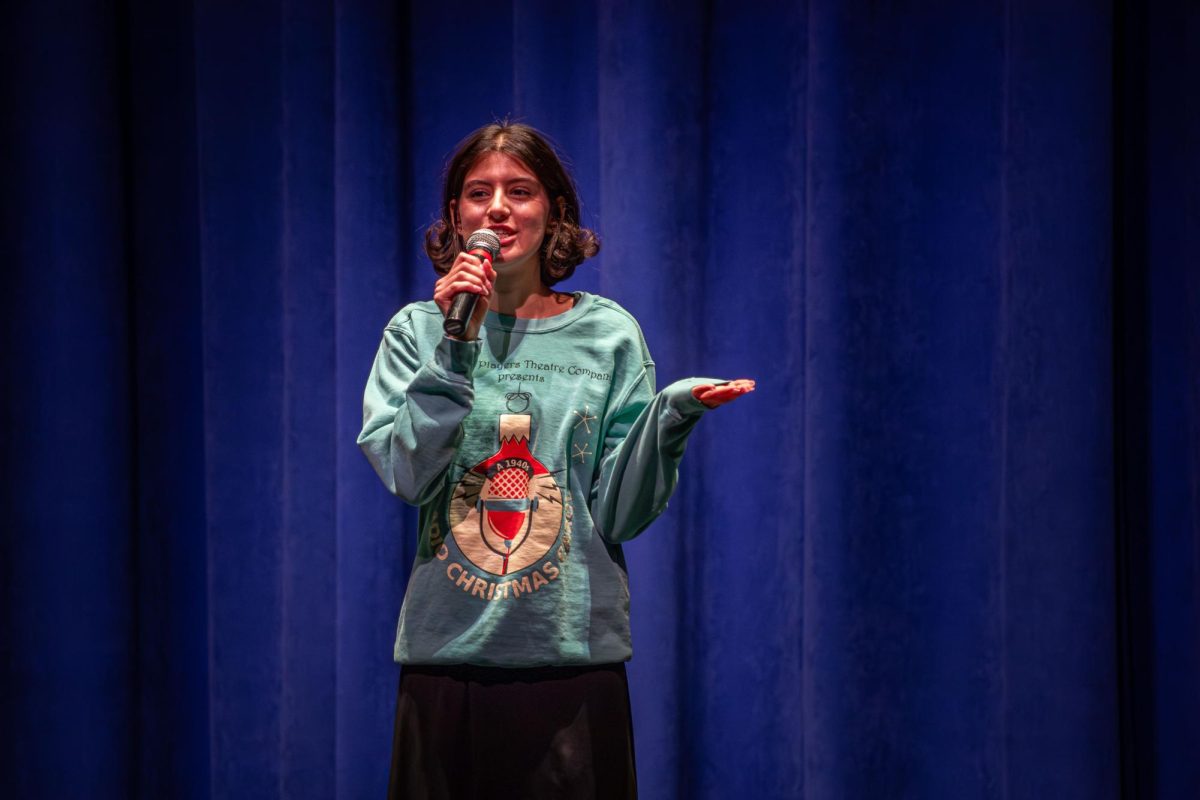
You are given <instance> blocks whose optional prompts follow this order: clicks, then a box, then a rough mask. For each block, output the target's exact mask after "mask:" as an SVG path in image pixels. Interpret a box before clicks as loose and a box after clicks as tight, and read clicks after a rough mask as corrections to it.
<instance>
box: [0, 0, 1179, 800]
mask: <svg viewBox="0 0 1200 800" xmlns="http://www.w3.org/2000/svg"><path fill="white" fill-rule="evenodd" d="M1131 21H1132V22H1135V23H1137V24H1130V22H1131ZM0 40H3V42H4V47H3V50H2V52H0V58H2V61H0V66H2V67H3V72H4V76H5V77H4V78H3V79H2V80H0V86H2V87H3V99H4V101H5V107H6V109H9V113H7V114H6V115H5V116H4V119H3V121H2V122H0V135H2V137H3V138H2V140H0V144H2V147H0V159H2V161H0V164H2V166H3V168H4V174H5V182H4V187H3V192H2V195H0V202H2V204H3V212H4V213H3V220H2V222H0V224H2V225H3V227H2V229H0V230H2V239H0V242H2V246H3V255H4V261H5V279H6V282H7V286H8V291H7V292H5V293H4V295H3V298H4V299H3V301H0V302H2V303H3V313H2V314H0V319H2V320H3V328H2V330H3V340H2V341H0V352H2V353H3V364H4V369H5V389H4V391H3V392H0V417H2V419H3V442H4V447H3V449H2V454H3V455H2V457H3V459H4V461H3V466H4V477H5V480H4V481H3V482H0V528H2V534H0V579H2V590H0V591H2V595H0V596H2V597H3V611H2V617H0V620H2V628H0V630H2V631H3V635H2V639H0V647H2V648H3V659H2V664H3V667H2V669H3V673H2V679H0V686H2V692H3V694H2V696H0V701H2V704H3V706H4V713H3V719H4V726H5V727H4V733H5V734H6V741H8V742H9V743H10V746H9V747H8V748H5V749H4V750H3V752H2V754H0V772H2V773H3V774H4V775H5V776H7V777H6V788H9V789H10V792H9V793H10V794H11V795H12V796H17V797H41V796H53V797H59V796H61V797H67V796H90V797H140V796H144V797H197V798H199V797H275V796H278V797H287V798H300V797H361V796H382V794H383V793H384V791H385V787H386V781H387V769H388V763H389V753H390V740H391V720H392V713H393V706H394V702H395V691H396V679H397V669H396V667H395V665H394V664H393V663H392V661H391V654H392V638H393V635H394V627H395V623H396V615H397V612H398V610H399V607H400V602H401V599H402V597H403V592H404V588H405V581H406V579H407V574H408V570H409V567H410V565H411V561H412V559H413V557H414V554H415V549H416V548H415V534H416V520H415V514H414V513H413V511H412V510H411V509H408V508H406V507H404V506H403V505H402V504H401V503H400V502H399V501H397V500H396V499H395V498H393V497H391V496H390V495H388V494H387V492H386V490H385V489H384V488H383V487H382V486H381V485H380V484H379V482H378V480H377V478H376V477H375V475H374V473H373V472H372V470H371V468H370V466H369V465H368V464H367V462H366V460H365V459H364V458H362V455H361V453H360V452H359V450H358V448H357V446H356V445H355V443H354V439H355V435H356V434H357V432H358V430H359V426H360V423H361V393H362V387H363V385H364V382H365V380H366V376H367V372H368V370H369V368H370V364H371V361H372V359H373V357H374V353H375V349H376V347H377V346H378V342H379V338H380V334H381V331H382V328H383V325H384V324H385V323H386V321H387V320H388V319H389V318H390V316H391V315H392V314H393V313H394V312H395V311H396V310H397V309H398V308H399V307H400V306H402V305H403V304H405V303H407V302H410V301H412V300H417V299H424V298H426V297H428V296H429V294H430V292H431V287H432V283H433V279H434V274H433V271H432V269H431V267H430V266H429V263H428V259H427V258H426V257H425V256H424V254H423V252H422V240H423V235H424V231H425V229H426V227H427V226H428V225H429V224H430V223H431V222H432V221H433V220H434V219H435V218H436V216H437V214H438V208H437V205H438V203H439V202H440V183H441V175H442V170H443V167H444V164H445V159H446V157H447V155H448V154H449V153H450V152H451V151H452V149H453V148H454V146H455V144H456V142H457V141H458V140H460V139H461V138H462V137H463V136H465V135H466V134H467V133H468V132H469V131H471V130H473V129H474V128H476V127H478V126H479V125H481V124H483V123H485V122H488V121H490V120H491V119H493V118H495V117H504V116H508V117H510V118H512V119H516V120H520V121H525V122H529V123H530V124H533V125H534V126H536V127H539V128H540V129H542V130H544V131H546V132H547V133H549V134H550V135H551V137H552V138H554V139H555V140H556V141H557V142H558V144H559V145H560V146H561V147H562V149H563V150H564V151H565V153H566V154H567V155H568V156H569V158H570V161H571V165H572V168H573V172H574V174H575V176H576V179H577V180H578V183H579V188H580V194H581V197H582V200H583V214H584V221H585V223H586V224H589V225H591V226H594V227H595V228H596V229H597V230H598V232H599V234H600V236H601V240H602V249H601V253H600V255H599V256H598V257H597V258H595V259H593V260H591V261H589V262H586V263H585V264H584V265H582V266H581V267H580V268H579V270H578V272H577V273H576V275H575V276H574V277H573V278H572V279H571V280H570V281H569V282H567V283H565V284H563V287H564V288H567V289H575V290H586V291H591V292H597V293H600V294H603V295H605V296H608V297H611V298H612V299H614V300H615V301H617V302H618V303H620V304H621V305H623V306H624V307H625V308H627V309H629V310H630V311H631V312H632V313H633V314H634V315H635V316H636V317H637V319H638V320H639V321H640V323H641V325H642V327H643V329H644V332H645V335H646V339H647V341H648V343H649V346H650V349H651V352H652V353H653V355H654V358H655V360H656V362H657V365H658V376H659V381H660V384H662V385H665V384H666V383H667V382H669V381H671V380H674V379H675V378H678V377H683V376H688V375H714V376H719V377H723V378H729V379H732V378H737V377H751V378H754V379H756V380H757V381H758V391H757V392H755V393H754V394H753V395H751V396H750V397H747V398H745V399H743V400H740V401H739V402H738V403H736V404H734V405H732V406H730V407H728V408H724V409H721V410H720V411H717V412H713V413H711V414H708V415H706V417H705V419H704V420H703V421H702V422H701V424H700V426H699V427H698V428H697V431H696V433H695V435H694V436H693V438H692V440H691V445H690V448H689V452H688V454H687V456H686V458H685V460H684V467H683V475H682V479H681V485H680V489H679V492H678V493H677V494H676V496H675V498H674V499H673V500H672V503H671V507H670V509H669V510H668V511H667V513H666V514H665V515H664V516H663V517H662V519H661V520H660V521H659V522H657V523H656V524H655V525H654V526H653V527H652V528H651V529H650V530H649V531H648V532H646V533H645V534H644V535H643V536H641V537H640V538H638V539H636V540H635V541H633V542H632V543H630V544H629V545H627V547H626V548H625V552H626V556H627V559H628V564H629V571H630V582H631V594H632V606H633V610H632V614H633V635H634V653H635V656H634V660H633V662H632V664H631V665H630V670H629V674H630V679H631V690H632V696H633V705H634V714H635V722H636V726H635V731H636V735H635V739H636V744H637V749H638V753H637V761H638V764H639V766H640V771H639V780H640V784H641V792H642V795H643V796H646V797H664V798H665V797H688V798H725V797H734V796H747V797H751V796H753V797H772V798H773V797H780V798H783V797H788V798H792V797H805V798H814V799H815V798H876V797H911V798H931V797H946V798H956V797H968V796H979V797H996V798H1042V797H1048V796H1054V797H1062V798H1075V797H1078V798H1088V800H1092V798H1105V797H1118V796H1119V797H1123V798H1134V797H1151V796H1154V797H1164V798H1174V797H1179V798H1184V797H1193V796H1196V795H1197V794H1200V772H1198V771H1197V768H1196V767H1195V766H1194V764H1193V763H1192V762H1193V759H1192V754H1193V753H1194V751H1195V749H1196V744H1197V742H1200V685H1198V684H1197V682H1196V680H1195V675H1196V674H1197V670H1198V669H1200V599H1198V598H1200V367H1198V366H1197V365H1198V364H1200V266H1198V265H1200V241H1198V236H1200V234H1198V233H1197V232H1198V231H1200V214H1198V211H1197V209H1198V208H1200V196H1198V195H1200V188H1198V187H1200V121H1198V116H1197V101H1196V99H1195V92H1193V91H1190V87H1192V86H1193V85H1194V84H1195V82H1196V79H1197V78H1200V48H1197V45H1196V42H1197V41H1200V12H1197V10H1196V9H1195V8H1194V4H1188V3H1185V2H1178V1H1175V2H1172V1H1171V0H1156V1H1155V2H1153V3H1150V4H1148V6H1146V7H1145V10H1144V11H1136V12H1135V11H1134V10H1132V7H1131V6H1129V5H1128V4H1122V3H1117V4H1115V5H1109V4H1101V5H1096V4H1094V3H1085V2H1081V1H1080V0H1075V1H1074V2H1072V1H1070V0H1064V1H1063V2H1059V3H1052V4H1044V3H1031V2H1021V0H1009V2H1006V3H1002V4H997V3H968V4H962V3H935V4H932V5H924V6H922V7H921V8H917V9H914V8H900V7H895V6H893V5H890V4H880V3H849V4H847V3H836V2H826V1H825V0H809V2H806V3H784V2H774V0H772V1H771V2H766V3H758V4H735V3H728V2H721V1H720V0H714V1H713V2H708V3H703V4H686V3H673V2H661V3H651V4H646V3H629V2H616V3H602V4H601V3H597V4H591V3H571V4H561V3H560V4H548V3H542V2H534V1H533V0H516V2H513V3H509V4H501V5H496V4H494V3H482V2H464V3H457V4H454V5H453V6H452V7H446V6H436V5H434V4H422V3H418V4H403V3H402V4H394V3H383V2H358V3H321V4H317V3H299V2H284V3H281V4H279V3H277V4H274V5H264V4H255V3H250V4H247V3H240V4H239V3H196V4H191V3H185V2H177V3H168V4H164V3H149V2H141V1H139V0H133V1H132V2H128V3H123V4H116V5H115V6H110V7H103V6H90V5H84V4H74V3H66V2H58V3H29V2H26V3H21V4H19V5H18V6H17V8H16V9H14V11H13V12H12V13H11V24H10V25H9V26H8V28H7V30H6V31H5V32H4V33H3V34H0ZM490 735H493V736H494V737H495V739H496V742H497V746H502V744H503V741H504V736H505V732H504V731H502V730H500V731H494V732H490Z"/></svg>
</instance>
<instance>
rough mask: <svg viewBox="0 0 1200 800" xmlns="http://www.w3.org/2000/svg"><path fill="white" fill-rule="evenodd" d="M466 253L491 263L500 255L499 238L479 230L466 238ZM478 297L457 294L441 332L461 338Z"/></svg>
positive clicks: (489, 231)
mask: <svg viewBox="0 0 1200 800" xmlns="http://www.w3.org/2000/svg"><path fill="white" fill-rule="evenodd" d="M467 252H468V253H470V254H471V255H473V256H476V257H477V258H482V259H483V260H484V261H487V262H488V263H491V262H492V261H495V260H496V258H497V256H499V255H500V237H499V236H497V235H496V234H495V232H494V231H492V230H490V229H488V228H480V229H479V230H477V231H475V232H474V233H472V234H471V235H470V236H469V237H467ZM478 299H479V295H477V294H475V293H473V292H459V293H458V294H456V295H454V299H453V300H451V301H450V310H449V311H448V312H447V313H446V321H445V322H443V323H442V330H444V331H445V332H446V333H447V334H448V335H450V336H462V335H463V332H464V331H466V329H467V323H468V322H470V321H471V317H472V316H474V314H475V302H476V301H477V300H478Z"/></svg>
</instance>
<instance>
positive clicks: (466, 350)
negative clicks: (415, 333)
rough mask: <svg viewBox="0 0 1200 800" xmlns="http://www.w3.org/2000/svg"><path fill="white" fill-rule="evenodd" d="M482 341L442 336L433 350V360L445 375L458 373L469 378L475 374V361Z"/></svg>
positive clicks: (477, 358)
mask: <svg viewBox="0 0 1200 800" xmlns="http://www.w3.org/2000/svg"><path fill="white" fill-rule="evenodd" d="M482 347H483V343H482V342H481V341H479V340H478V339H475V340H473V341H470V342H466V341H463V340H462V339H452V338H450V337H449V336H443V337H442V341H441V342H439V343H438V346H437V349H435V350H434V351H433V360H434V362H435V363H436V364H437V365H438V367H440V368H441V370H442V372H445V373H446V374H447V375H458V376H461V377H463V378H465V379H466V380H471V378H472V377H473V376H474V375H475V363H476V362H477V361H478V360H479V351H480V348H482Z"/></svg>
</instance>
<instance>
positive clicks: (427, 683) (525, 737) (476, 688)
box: [388, 664, 637, 800]
mask: <svg viewBox="0 0 1200 800" xmlns="http://www.w3.org/2000/svg"><path fill="white" fill-rule="evenodd" d="M388 797H390V798H404V800H427V799H428V800H443V799H444V798H445V799H447V800H474V798H481V799H482V798H487V799H488V800H505V799H506V798H522V800H525V799H527V798H603V800H609V799H610V798H612V799H613V800H623V799H624V798H635V797H637V778H636V773H635V769H634V759H633V723H632V716H631V714H630V710H629V683H628V681H627V679H626V677H625V665H624V664H604V665H600V666H586V667H539V668H534V669H502V668H496V667H474V666H469V665H457V666H438V667H433V666H413V665H408V666H404V667H402V668H401V671H400V690H399V694H398V697H397V699H396V725H395V732H394V738H393V740H392V774H391V780H390V781H389V784H388Z"/></svg>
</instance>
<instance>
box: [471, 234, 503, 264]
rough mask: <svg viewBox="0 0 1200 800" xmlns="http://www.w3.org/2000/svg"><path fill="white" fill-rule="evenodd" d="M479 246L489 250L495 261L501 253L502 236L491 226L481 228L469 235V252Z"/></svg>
mask: <svg viewBox="0 0 1200 800" xmlns="http://www.w3.org/2000/svg"><path fill="white" fill-rule="evenodd" d="M477 248H482V249H484V250H487V251H488V255H489V256H491V258H492V261H495V260H496V258H497V257H498V256H499V255H500V237H499V236H497V235H496V232H495V231H493V230H491V229H490V228H480V229H479V230H477V231H475V232H474V233H472V234H471V235H470V236H468V237H467V252H468V253H469V252H471V251H472V250H475V249H477Z"/></svg>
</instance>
